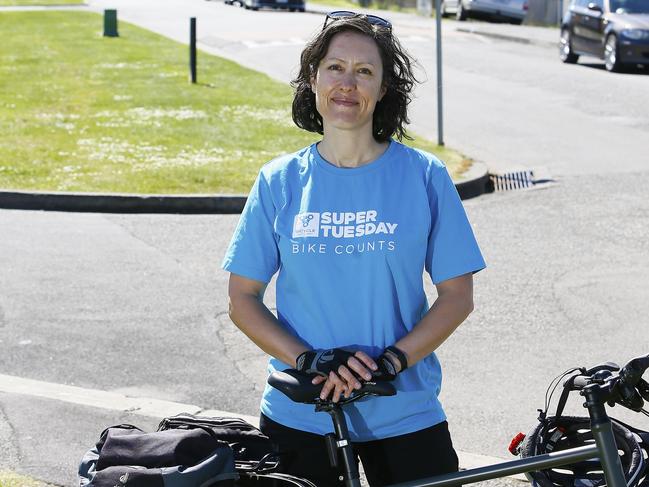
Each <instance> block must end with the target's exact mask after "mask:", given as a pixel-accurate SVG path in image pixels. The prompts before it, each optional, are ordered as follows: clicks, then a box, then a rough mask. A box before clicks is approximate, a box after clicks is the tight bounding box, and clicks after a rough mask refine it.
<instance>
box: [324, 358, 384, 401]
mask: <svg viewBox="0 0 649 487" xmlns="http://www.w3.org/2000/svg"><path fill="white" fill-rule="evenodd" d="M376 369H377V365H376V362H375V361H374V360H373V359H372V357H370V356H369V355H367V354H366V353H365V352H361V351H360V350H359V351H357V352H355V353H354V355H353V356H351V357H349V358H348V359H347V363H346V364H345V365H340V366H339V367H338V370H337V371H333V370H332V371H331V372H329V375H328V376H327V377H323V376H318V377H315V378H314V379H313V384H316V385H318V384H322V383H323V382H324V386H322V390H321V391H320V399H322V400H323V401H324V400H326V399H327V398H330V399H331V400H332V401H333V402H338V401H339V400H340V397H341V396H344V397H345V398H348V397H349V396H351V394H352V392H353V391H354V390H355V389H360V388H361V385H362V384H361V382H360V380H359V378H360V379H362V380H371V379H372V371H374V370H376Z"/></svg>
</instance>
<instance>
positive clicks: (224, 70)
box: [0, 11, 468, 194]
mask: <svg viewBox="0 0 649 487" xmlns="http://www.w3.org/2000/svg"><path fill="white" fill-rule="evenodd" d="M0 25H2V26H3V32H4V33H5V36H4V41H3V43H2V44H1V45H0V131H1V133H2V137H0V188H4V189H29V190H48V191H52V190H54V191H101V192H128V193H131V192H133V193H174V194H182V193H247V192H248V190H249V188H250V186H251V184H252V182H253V181H254V178H255V176H256V174H257V171H258V169H259V167H260V166H261V165H262V164H263V163H265V162H267V161H268V160H270V159H272V158H274V157H276V156H278V155H280V154H283V153H286V152H292V151H295V150H297V149H299V148H301V147H303V146H305V145H308V144H310V143H312V142H313V141H315V140H317V135H316V134H310V133H308V132H304V131H302V130H299V129H298V128H296V127H295V126H294V125H293V123H292V121H291V116H290V104H291V89H290V87H288V86H286V85H284V84H282V83H279V82H276V81H274V80H271V79H270V78H268V77H267V76H266V75H263V74H260V73H258V72H255V71H252V70H249V69H245V68H242V67H241V66H239V65H237V64H235V63H233V62H230V61H227V60H224V59H221V58H218V57H215V56H210V55H207V54H204V53H199V56H198V58H199V61H198V64H199V69H198V79H199V84H197V85H191V84H190V83H189V82H188V67H187V65H188V49H187V47H186V46H183V45H181V44H179V43H176V42H173V41H170V40H168V39H166V38H163V37H161V36H158V35H156V34H153V33H150V32H148V31H146V30H143V29H139V28H137V27H134V26H132V25H129V24H127V23H125V22H120V25H119V30H120V37H119V38H103V37H102V32H101V31H102V26H103V20H102V17H101V16H100V15H97V14H93V13H88V12H60V11H58V12H57V11H52V12H2V13H0ZM415 145H417V146H419V147H421V148H423V149H425V150H429V151H432V152H436V153H438V155H439V156H440V158H442V159H443V160H444V161H445V162H446V163H447V165H448V166H449V168H450V169H451V171H452V172H453V173H454V174H455V175H457V174H458V173H459V172H460V171H462V170H463V168H464V167H465V165H466V164H467V163H468V161H466V160H464V159H463V158H462V156H461V155H459V154H457V153H456V152H453V151H449V150H445V151H444V152H438V151H437V150H436V146H435V145H434V144H433V143H430V142H428V141H424V140H419V141H417V142H416V144H415Z"/></svg>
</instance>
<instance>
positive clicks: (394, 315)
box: [223, 12, 484, 487]
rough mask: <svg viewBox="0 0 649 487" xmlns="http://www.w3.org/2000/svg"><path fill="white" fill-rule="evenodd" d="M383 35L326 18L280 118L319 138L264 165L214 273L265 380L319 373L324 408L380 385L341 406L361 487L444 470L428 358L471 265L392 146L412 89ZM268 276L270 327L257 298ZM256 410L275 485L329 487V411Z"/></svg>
mask: <svg viewBox="0 0 649 487" xmlns="http://www.w3.org/2000/svg"><path fill="white" fill-rule="evenodd" d="M391 30H392V29H391V25H390V23H389V22H388V21H386V20H384V19H381V18H380V17H376V16H369V15H368V16H365V15H357V14H354V13H353V12H337V13H336V12H335V13H332V14H329V15H328V16H327V19H326V21H325V25H324V27H323V30H322V31H321V32H320V33H319V34H318V35H317V36H316V37H315V38H314V39H313V40H312V41H311V42H310V43H309V44H308V45H307V46H306V48H305V50H304V51H303V53H302V56H301V69H300V74H299V75H298V77H297V78H296V79H295V80H294V82H293V86H294V88H295V98H294V101H293V119H294V121H295V123H296V124H297V125H298V126H299V127H302V128H304V129H306V130H309V131H312V132H318V133H321V134H322V140H321V141H320V142H318V143H317V144H313V145H311V146H309V147H307V148H305V149H302V150H300V151H298V152H296V153H294V154H289V155H286V156H283V157H280V158H278V159H275V160H273V161H271V162H269V163H268V164H266V165H265V166H264V167H262V169H261V171H260V173H259V176H258V178H257V180H256V182H255V184H254V186H253V188H252V190H251V193H250V196H249V198H248V202H247V204H246V207H245V209H244V211H243V213H242V215H241V220H240V222H239V225H238V227H237V229H236V231H235V234H234V236H233V238H232V242H231V244H230V247H229V249H228V251H227V254H226V256H225V259H224V262H223V268H224V269H225V270H227V271H229V272H230V273H231V274H230V283H229V297H230V316H231V318H232V320H233V322H234V323H235V324H236V325H237V326H238V327H239V328H240V329H241V330H242V331H243V332H244V333H245V334H246V335H247V336H248V337H250V339H251V340H253V341H254V342H255V343H256V344H257V345H258V346H259V347H260V348H262V349H263V350H264V351H265V352H267V353H268V354H269V355H270V356H271V359H270V362H269V371H270V372H272V371H274V370H284V369H287V368H297V369H298V370H302V371H305V372H308V373H314V374H317V375H316V377H315V378H314V379H313V381H314V383H322V384H323V388H322V392H321V397H322V398H323V399H325V398H330V399H332V400H333V401H338V400H339V399H340V397H341V396H343V395H344V396H345V397H348V396H349V395H350V394H351V392H352V391H353V390H354V389H357V388H360V386H361V383H360V381H361V380H369V379H371V378H372V377H373V376H374V377H375V378H378V379H382V380H393V381H394V384H395V387H396V389H397V394H396V396H393V397H381V398H371V399H368V400H363V401H357V402H355V403H353V404H352V405H350V406H349V407H346V408H345V409H346V414H347V420H348V423H349V428H350V434H351V436H352V439H353V440H354V442H355V443H354V446H355V449H356V451H357V452H358V454H359V456H360V458H361V461H362V462H363V467H364V470H365V473H366V476H367V479H368V481H369V483H370V484H371V485H372V487H374V486H377V485H384V484H391V483H396V482H404V481H408V480H413V479H416V478H422V477H427V476H432V475H435V474H440V473H446V472H451V471H455V470H457V456H456V455H455V452H454V450H453V446H452V443H451V439H450V436H449V433H448V427H447V423H446V417H445V415H444V412H443V410H442V407H441V405H440V403H439V401H438V399H437V396H438V394H439V389H440V384H441V371H440V366H439V362H438V361H437V358H436V356H435V354H434V353H433V352H434V350H435V349H436V348H437V347H439V346H440V345H441V344H442V342H443V341H444V340H445V339H446V338H448V336H449V335H450V334H451V333H452V332H453V331H454V330H455V328H456V327H457V326H458V325H459V324H460V323H462V321H464V319H465V318H466V317H467V316H468V315H469V313H470V312H471V311H472V309H473V281H472V279H473V278H472V274H473V273H474V272H477V271H478V270H480V269H482V268H483V267H484V261H483V259H482V256H481V254H480V250H479V248H478V246H477V244H476V242H475V239H474V236H473V232H472V230H471V227H470V225H469V223H468V221H467V218H466V215H465V213H464V209H463V207H462V204H461V202H460V200H459V197H458V195H457V192H456V190H455V187H454V186H453V183H452V181H451V179H450V177H449V176H448V173H447V171H446V168H445V167H444V165H443V164H442V163H441V162H440V161H438V160H437V159H436V158H435V157H434V156H432V155H430V154H427V153H425V152H421V151H418V150H415V149H411V148H408V147H406V146H404V145H402V144H400V143H399V142H397V141H395V140H393V139H392V137H393V136H394V135H396V136H397V137H398V138H399V139H401V138H402V137H403V136H404V135H405V128H404V125H405V124H406V123H407V122H408V119H407V104H408V103H409V101H410V90H411V89H412V86H413V82H414V81H415V79H414V76H413V74H412V70H411V60H410V58H409V57H408V55H407V54H406V53H405V52H404V51H403V49H402V48H401V46H400V45H399V42H398V41H397V39H396V38H395V37H393V35H392V31H391ZM424 269H425V270H426V271H427V272H428V273H429V274H430V276H431V278H432V280H433V282H434V284H435V286H436V288H437V292H438V297H437V299H436V300H435V302H434V303H433V305H432V306H430V307H429V306H428V303H427V301H426V296H425V294H424V289H423V283H422V273H423V271H424ZM276 272H279V274H278V278H277V291H276V293H277V318H275V316H273V314H272V313H271V312H270V311H269V310H268V308H266V306H265V305H264V304H263V301H262V297H263V294H264V290H265V288H266V285H267V283H268V282H269V281H270V279H271V277H272V276H273V275H274V274H275V273H276ZM261 413H262V414H261V420H260V424H261V429H262V431H264V432H265V433H266V434H267V435H269V436H270V437H271V438H272V439H273V440H275V441H276V442H277V443H278V444H279V445H280V447H281V448H282V449H283V450H285V451H288V452H289V453H290V454H289V461H288V464H287V470H288V472H289V473H292V474H294V475H298V476H302V477H306V478H309V479H311V480H312V481H314V482H315V483H316V484H317V485H319V486H324V485H337V484H339V473H338V472H337V471H335V470H334V469H332V468H331V467H330V465H329V460H328V457H327V454H326V449H325V443H324V441H323V438H322V435H323V434H325V433H328V432H330V431H331V423H330V419H329V417H328V415H326V414H316V413H315V412H314V408H313V406H308V405H303V404H296V403H293V402H291V401H290V400H289V399H288V398H287V397H285V396H284V395H283V394H282V393H280V392H279V391H277V390H275V389H273V388H272V387H266V390H265V391H264V394H263V398H262V403H261Z"/></svg>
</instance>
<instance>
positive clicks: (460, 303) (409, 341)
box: [395, 274, 473, 366]
mask: <svg viewBox="0 0 649 487" xmlns="http://www.w3.org/2000/svg"><path fill="white" fill-rule="evenodd" d="M452 281H455V282H453V283H449V285H447V286H445V287H444V286H438V293H439V296H438V298H437V299H436V300H435V302H434V303H433V305H432V306H431V307H430V309H429V310H428V312H427V313H426V314H425V315H424V317H423V318H422V319H421V320H420V321H419V323H417V324H416V325H415V326H414V328H413V329H412V331H410V333H408V334H407V335H406V336H404V337H403V338H401V339H400V340H399V341H398V342H397V343H396V344H395V345H396V346H397V347H398V348H399V349H401V350H402V351H403V352H404V353H405V354H406V356H407V358H408V365H409V366H412V365H414V364H416V363H417V362H419V361H420V360H421V359H423V358H424V357H426V356H428V355H429V354H431V353H432V352H434V351H435V350H436V349H437V348H438V347H439V346H440V345H441V344H442V343H444V341H445V340H446V339H447V338H448V337H449V336H451V334H452V333H453V332H454V331H455V329H456V328H457V327H458V326H460V324H461V323H462V322H463V321H464V320H465V319H466V318H467V316H469V314H471V311H473V277H472V276H471V275H470V274H469V275H465V276H460V277H458V278H455V279H453V280H452Z"/></svg>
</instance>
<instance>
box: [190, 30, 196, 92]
mask: <svg viewBox="0 0 649 487" xmlns="http://www.w3.org/2000/svg"><path fill="white" fill-rule="evenodd" d="M189 79H190V81H191V82H192V84H195V83H196V17H191V18H190V19H189Z"/></svg>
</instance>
